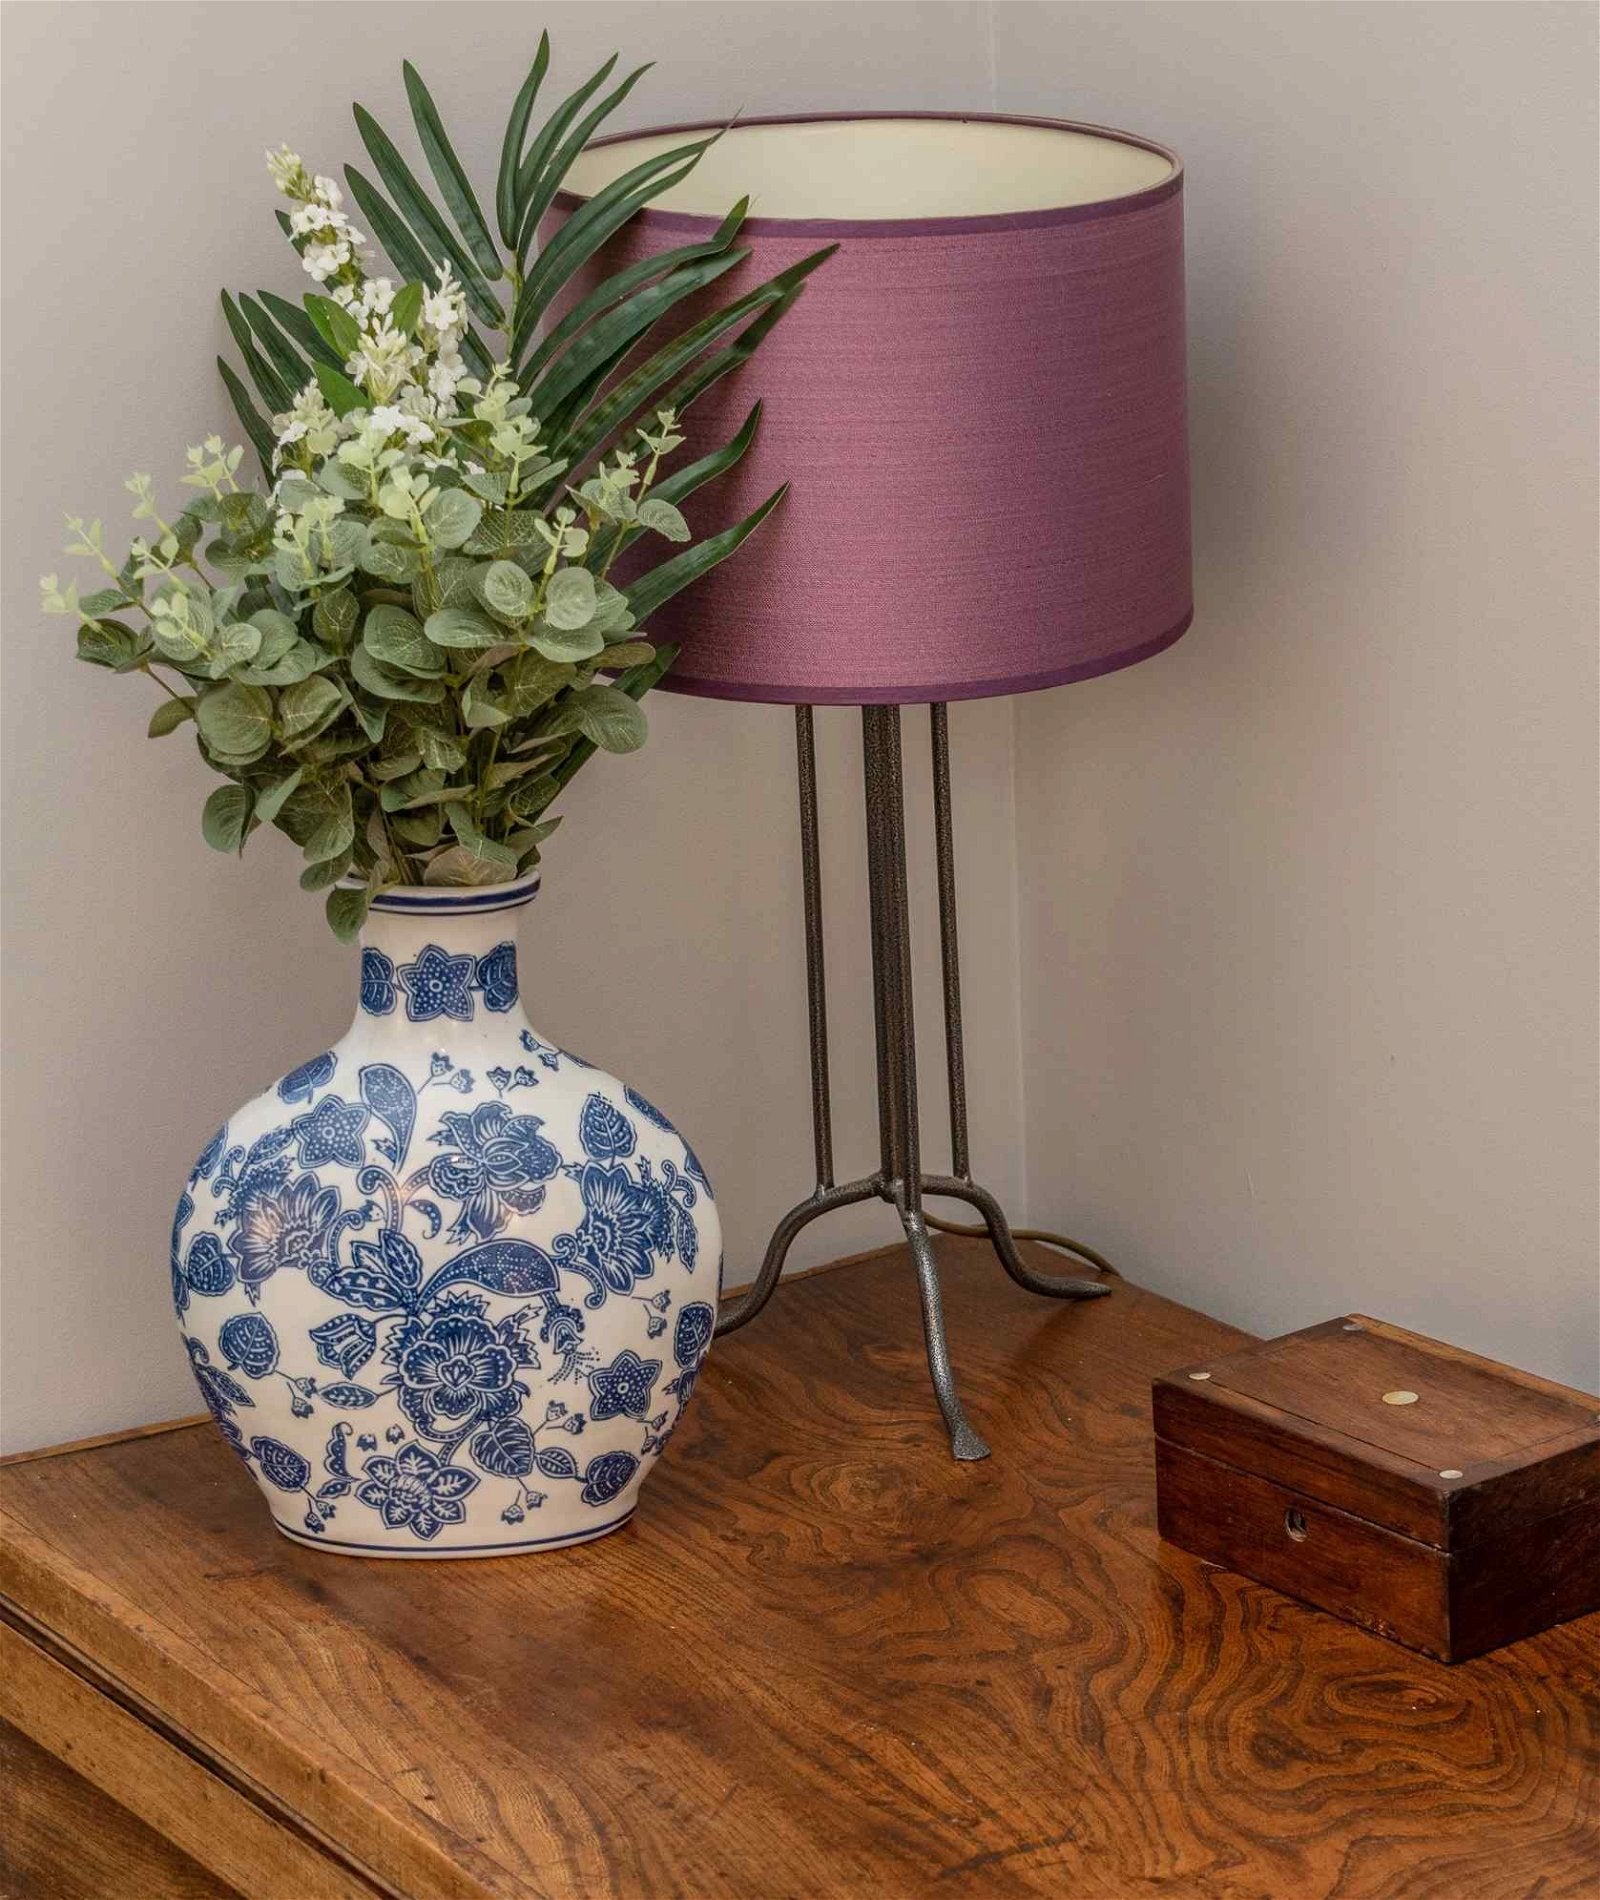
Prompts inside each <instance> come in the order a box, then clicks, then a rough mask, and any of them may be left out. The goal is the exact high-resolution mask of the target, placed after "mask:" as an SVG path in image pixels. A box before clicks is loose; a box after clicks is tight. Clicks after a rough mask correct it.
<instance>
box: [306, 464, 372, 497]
mask: <svg viewBox="0 0 1600 1900" xmlns="http://www.w3.org/2000/svg"><path fill="white" fill-rule="evenodd" d="M317 486H318V487H319V488H320V489H321V490H322V492H323V493H324V494H325V495H337V496H338V497H339V499H340V500H341V501H362V502H364V501H365V500H366V499H367V484H366V482H365V481H364V480H363V479H362V477H361V476H360V475H359V474H358V473H357V472H356V471H355V470H353V469H348V468H346V467H345V465H344V463H343V462H335V461H332V460H330V461H326V462H324V463H323V464H322V466H321V468H319V469H318V470H317Z"/></svg>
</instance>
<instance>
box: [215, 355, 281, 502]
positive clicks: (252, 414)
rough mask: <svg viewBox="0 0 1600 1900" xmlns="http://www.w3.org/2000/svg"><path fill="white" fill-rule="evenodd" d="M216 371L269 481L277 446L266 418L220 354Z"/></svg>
mask: <svg viewBox="0 0 1600 1900" xmlns="http://www.w3.org/2000/svg"><path fill="white" fill-rule="evenodd" d="M217 373H218V374H219V375H220V376H221V378H222V382H223V387H224V388H225V389H226V390H227V392H228V395H229V397H230V399H231V400H232V403H233V408H234V413H235V415H237V416H238V418H239V423H240V426H241V427H242V428H243V430H244V432H245V434H246V435H247V436H248V437H249V439H250V446H251V448H253V449H254V450H255V452H256V459H257V460H258V461H259V462H260V464H261V469H262V473H263V474H264V475H265V476H266V478H267V480H268V481H269V482H270V481H271V480H272V457H273V454H274V452H275V450H276V449H277V446H278V444H277V439H276V438H275V437H274V435H273V433H272V430H271V428H270V427H269V426H268V424H267V421H266V418H265V417H264V416H263V415H262V414H261V412H260V410H259V409H257V408H256V406H255V404H254V403H253V402H252V401H251V400H250V392H249V390H248V389H246V388H245V386H244V384H243V383H242V382H240V380H239V378H238V377H237V376H236V375H235V374H234V371H233V368H232V365H231V364H229V363H228V362H227V361H226V360H225V359H224V358H222V357H220V356H219V357H218V358H217Z"/></svg>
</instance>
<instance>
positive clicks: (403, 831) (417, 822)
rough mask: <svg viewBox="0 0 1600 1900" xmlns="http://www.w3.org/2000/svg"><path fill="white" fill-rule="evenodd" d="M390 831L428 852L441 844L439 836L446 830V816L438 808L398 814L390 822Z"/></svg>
mask: <svg viewBox="0 0 1600 1900" xmlns="http://www.w3.org/2000/svg"><path fill="white" fill-rule="evenodd" d="M389 829H390V830H391V831H392V832H393V833H394V835H395V836H396V837H397V838H403V839H404V840H405V842H406V843H407V844H414V845H419V846H420V847H421V848H422V849H423V850H426V849H427V848H428V846H429V845H434V844H437V843H438V842H439V834H440V833H441V832H442V831H443V830H444V814H443V813H442V812H441V811H440V810H439V809H438V808H437V806H435V807H434V808H433V809H431V810H428V811H407V812H396V813H395V815H394V816H393V817H392V818H391V819H390V820H389Z"/></svg>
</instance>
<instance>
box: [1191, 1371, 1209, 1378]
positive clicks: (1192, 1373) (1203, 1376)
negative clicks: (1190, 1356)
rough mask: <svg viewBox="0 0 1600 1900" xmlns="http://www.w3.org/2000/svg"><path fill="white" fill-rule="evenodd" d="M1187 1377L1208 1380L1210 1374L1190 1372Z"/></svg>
mask: <svg viewBox="0 0 1600 1900" xmlns="http://www.w3.org/2000/svg"><path fill="white" fill-rule="evenodd" d="M1189 1377H1190V1378H1191V1379H1209V1378H1210V1377H1211V1374H1210V1373H1209V1372H1191V1373H1190V1374H1189Z"/></svg>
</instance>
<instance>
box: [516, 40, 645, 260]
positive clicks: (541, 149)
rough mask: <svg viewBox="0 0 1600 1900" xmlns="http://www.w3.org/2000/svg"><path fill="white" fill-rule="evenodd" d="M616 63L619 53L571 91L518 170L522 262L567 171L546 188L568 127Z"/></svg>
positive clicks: (635, 75)
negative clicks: (540, 221)
mask: <svg viewBox="0 0 1600 1900" xmlns="http://www.w3.org/2000/svg"><path fill="white" fill-rule="evenodd" d="M616 63H617V56H616V54H615V53H613V54H612V55H611V57H610V59H608V60H607V61H606V63H605V64H604V65H603V66H602V67H601V68H600V70H599V72H597V73H595V74H593V75H592V76H591V77H590V78H588V79H586V80H585V81H584V82H583V84H582V85H581V86H579V88H578V89H577V91H576V92H574V93H570V94H569V95H568V96H567V97H566V98H565V99H563V100H562V102H561V104H560V105H559V106H557V107H556V109H555V111H554V112H552V113H551V115H550V117H549V118H548V119H547V120H546V121H545V123H544V125H543V126H542V127H541V129H540V131H539V133H538V135H537V137H536V138H535V139H534V141H533V143H532V144H531V145H530V146H529V147H528V151H527V155H526V156H525V157H524V159H523V161H522V164H521V166H520V167H519V169H518V171H517V185H516V200H517V239H516V254H517V262H518V264H519V265H520V263H521V262H522V260H523V259H524V258H525V257H526V256H527V254H528V246H529V245H530V244H531V243H532V242H533V236H534V232H535V231H536V230H537V228H538V223H539V219H540V218H542V217H543V216H544V213H545V211H546V210H547V209H548V208H549V204H550V200H551V199H552V198H553V197H554V196H555V194H556V186H557V184H559V182H560V179H561V177H562V176H563V175H564V174H565V172H566V169H567V168H566V165H563V166H562V167H561V169H560V171H559V172H557V174H556V178H555V180H554V182H551V183H549V185H548V190H547V189H546V181H547V177H548V174H549V172H550V171H551V169H552V167H553V165H554V162H555V159H556V155H557V153H558V151H559V150H560V149H561V142H562V140H563V139H564V138H565V136H566V133H567V129H568V127H569V126H570V125H571V124H572V122H573V120H574V119H575V118H576V117H577V116H578V114H579V113H580V112H581V111H582V110H583V108H584V107H585V106H586V105H587V104H588V103H589V101H590V99H591V98H592V97H593V96H594V94H595V93H596V92H598V91H599V89H600V88H601V87H602V86H603V85H604V84H605V82H606V81H607V80H608V79H609V78H610V77H611V72H612V68H613V67H614V66H615V65H616ZM643 72H644V69H643V68H641V69H640V71H638V72H636V73H633V74H631V75H630V76H629V78H628V79H627V80H625V81H624V82H623V83H624V84H625V85H626V86H628V87H629V88H631V87H632V86H633V84H634V82H635V81H636V80H638V79H640V78H642V77H643ZM613 96H615V95H613ZM586 123H587V121H586ZM587 136H588V135H587V133H586V134H585V137H586V138H587ZM580 149H581V148H580ZM569 162H570V161H569Z"/></svg>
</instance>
